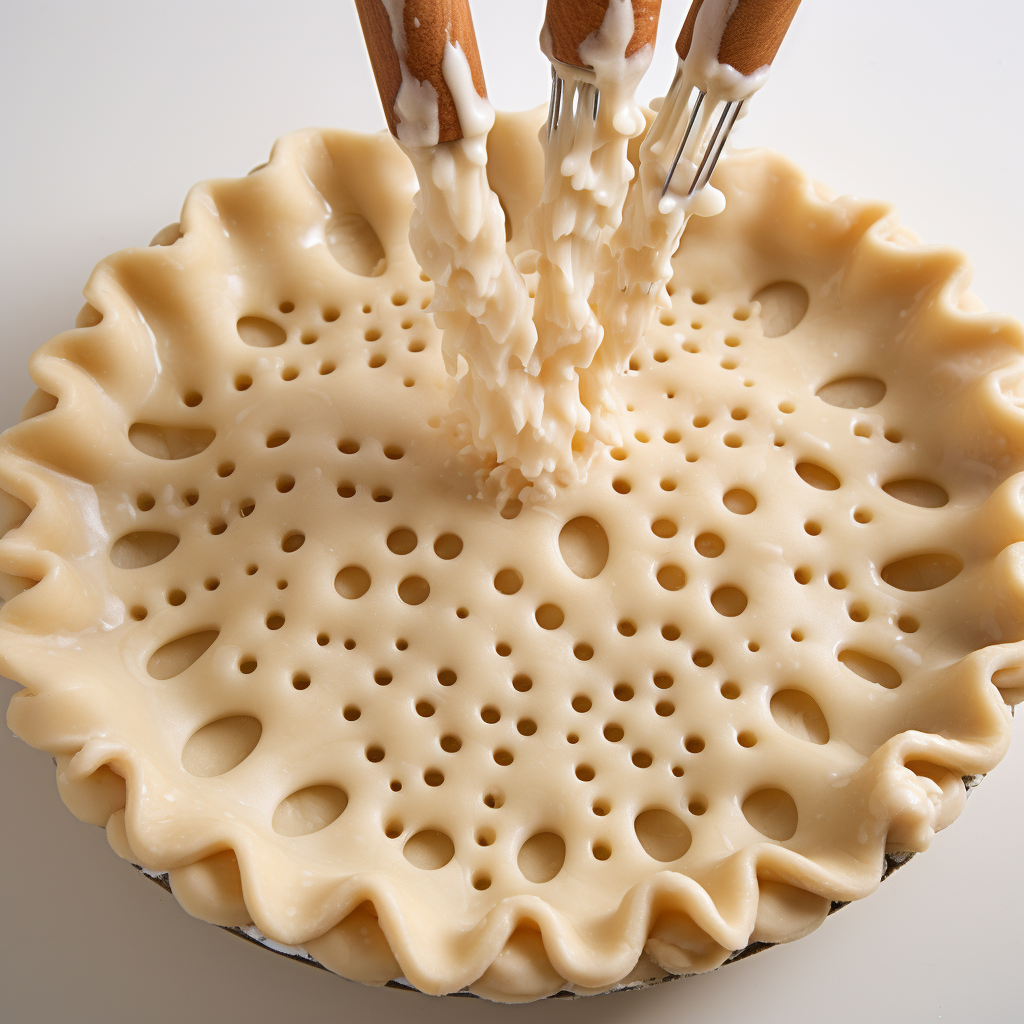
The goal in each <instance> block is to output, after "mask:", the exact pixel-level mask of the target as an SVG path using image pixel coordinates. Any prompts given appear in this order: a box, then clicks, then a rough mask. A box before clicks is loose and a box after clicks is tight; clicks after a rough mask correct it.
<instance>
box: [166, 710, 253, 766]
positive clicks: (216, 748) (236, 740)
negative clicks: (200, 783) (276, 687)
mask: <svg viewBox="0 0 1024 1024" xmlns="http://www.w3.org/2000/svg"><path fill="white" fill-rule="evenodd" d="M262 735H263V726H262V725H261V724H260V721H259V719H257V718H253V717H251V716H250V715H232V716H231V717H229V718H220V719H218V720H217V721H216V722H210V724H209V725H204V726H203V727H202V729H199V730H197V731H196V732H194V733H193V734H192V736H191V738H190V739H189V741H188V743H186V744H185V749H184V750H182V752H181V766H182V768H184V769H185V771H187V772H188V773H189V775H197V776H199V778H201V779H210V778H213V777H214V776H215V775H223V774H224V773H225V772H229V771H231V769H232V768H235V767H237V766H238V765H240V764H241V763H242V762H243V761H244V760H245V759H246V758H247V757H248V756H249V755H250V754H251V753H252V752H253V750H255V749H256V744H257V743H259V741H260V736H262Z"/></svg>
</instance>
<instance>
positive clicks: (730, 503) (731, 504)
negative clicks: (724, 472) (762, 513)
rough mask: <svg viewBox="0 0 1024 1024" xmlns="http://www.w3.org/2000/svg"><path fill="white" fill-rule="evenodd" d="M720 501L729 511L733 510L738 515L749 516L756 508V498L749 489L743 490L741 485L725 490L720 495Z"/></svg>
mask: <svg viewBox="0 0 1024 1024" xmlns="http://www.w3.org/2000/svg"><path fill="white" fill-rule="evenodd" d="M722 503H723V504H724V505H725V507H726V508H727V509H728V510H729V511H730V512H735V513H736V515H738V516H749V515H750V513H751V512H753V511H754V509H755V508H757V498H755V497H754V496H753V495H752V494H751V493H750V491H745V490H743V488H742V487H734V488H733V489H732V490H731V491H726V492H725V494H723V495H722Z"/></svg>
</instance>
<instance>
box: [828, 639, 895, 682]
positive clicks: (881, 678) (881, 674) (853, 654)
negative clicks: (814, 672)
mask: <svg viewBox="0 0 1024 1024" xmlns="http://www.w3.org/2000/svg"><path fill="white" fill-rule="evenodd" d="M837 657H838V658H839V660H840V661H841V662H842V663H843V664H844V665H845V666H846V667H847V668H848V669H849V670H850V671H851V672H856V673H857V675H859V676H860V677H861V679H866V680H867V681H868V682H869V683H878V685H879V686H884V687H885V688H886V689H887V690H895V689H896V687H897V686H899V685H900V683H902V682H903V677H902V676H901V675H900V674H899V672H897V671H896V669H894V668H893V667H892V665H890V664H889V663H888V662H887V661H879V660H878V658H872V657H871V655H870V654H865V653H864V652H863V651H855V650H853V649H852V648H847V649H846V650H845V651H840V652H839V654H838V655H837Z"/></svg>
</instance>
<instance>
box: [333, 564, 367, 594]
mask: <svg viewBox="0 0 1024 1024" xmlns="http://www.w3.org/2000/svg"><path fill="white" fill-rule="evenodd" d="M334 589H335V590H336V591H337V592H338V593H339V594H341V596H342V597H346V598H348V599H349V600H350V601H354V600H355V599H356V598H357V597H362V596H363V594H365V593H366V592H367V591H368V590H369V589H370V574H369V573H368V572H367V571H366V570H365V569H364V568H362V567H361V566H358V565H346V566H345V568H344V569H342V570H341V572H339V573H338V575H337V576H335V577H334Z"/></svg>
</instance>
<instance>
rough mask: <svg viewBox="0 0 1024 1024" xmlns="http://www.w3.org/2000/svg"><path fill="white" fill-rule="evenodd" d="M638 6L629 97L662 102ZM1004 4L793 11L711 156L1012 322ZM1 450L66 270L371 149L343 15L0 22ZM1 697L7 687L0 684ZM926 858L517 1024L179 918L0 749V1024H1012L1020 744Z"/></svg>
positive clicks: (1006, 0) (24, 750)
mask: <svg viewBox="0 0 1024 1024" xmlns="http://www.w3.org/2000/svg"><path fill="white" fill-rule="evenodd" d="M542 8H543V3H542V0H504V2H499V0H475V3H474V13H475V17H476V23H477V33H478V37H479V41H480V48H481V51H482V54H483V60H484V66H485V70H486V73H487V80H488V86H489V90H490V94H491V98H492V100H493V101H494V103H495V105H496V106H499V107H505V108H518V107H525V106H532V105H535V104H537V103H541V102H544V101H545V100H546V94H547V87H548V70H547V67H546V63H545V61H544V60H543V58H542V57H541V56H540V54H539V52H538V49H537V44H536V39H537V33H538V30H539V27H540V22H541V17H542ZM684 13H685V0H665V4H664V8H663V15H662V16H663V21H662V39H661V44H660V47H659V52H658V54H657V57H656V59H655V62H654V65H653V67H652V69H651V72H650V73H649V74H648V77H647V79H646V81H645V83H644V85H643V86H642V87H641V95H642V97H643V98H645V99H647V98H649V97H650V96H653V95H656V94H658V93H659V92H663V91H664V89H665V88H666V87H667V84H668V82H669V81H670V79H671V74H672V69H673V66H674V62H675V55H674V51H673V49H672V43H673V42H674V37H675V34H676V32H677V31H678V28H679V26H680V25H681V24H682V19H683V16H684ZM1022 39H1024V5H1021V4H1019V3H1018V2H1017V0H973V2H972V3H970V4H964V3H955V2H953V0H808V2H807V3H805V4H804V5H803V9H802V10H801V11H800V12H799V14H798V15H797V18H796V21H795V23H794V26H793V29H792V30H791V32H790V35H789V37H788V39H787V40H786V43H785V44H784V46H783V48H782V51H781V53H780V56H779V59H778V60H777V62H776V66H775V70H774V72H773V75H772V80H771V81H770V82H769V84H768V86H767V88H766V89H765V91H764V92H763V93H762V94H761V95H760V96H759V97H758V98H757V100H756V102H755V103H754V105H753V108H752V110H751V114H750V116H749V117H748V118H747V120H746V121H744V122H741V124H740V126H739V127H738V129H737V131H736V138H737V141H738V142H739V144H740V145H755V144H756V145H760V144H765V145H771V146H773V147H775V148H778V149H781V150H783V151H784V152H786V153H788V154H789V155H790V156H792V157H794V158H795V159H796V160H797V161H798V162H799V163H800V164H801V165H803V166H804V167H805V168H806V169H807V170H808V171H810V172H811V173H812V174H813V175H814V176H815V177H817V178H819V179H821V180H823V181H825V182H827V183H829V184H830V185H832V186H833V187H834V188H836V189H837V190H839V191H840V192H856V193H859V194H861V195H865V196H871V197H881V198H886V199H891V200H893V201H894V202H895V203H896V205H897V206H898V208H899V209H900V211H901V213H902V215H903V219H904V221H905V222H906V223H907V224H908V225H910V226H911V227H912V228H914V229H915V230H917V231H918V232H919V233H920V234H921V235H922V236H923V237H924V238H925V239H926V240H928V241H933V242H946V243H952V244H954V245H956V246H959V247H960V248H962V249H964V250H966V251H967V252H969V253H970V254H971V255H972V257H973V259H974V262H975V267H976V282H975V288H976V290H977V291H978V293H979V294H980V295H981V296H982V298H983V299H984V300H985V301H986V302H987V303H988V304H989V305H990V306H992V307H993V308H996V309H1001V310H1004V311H1006V312H1009V313H1012V314H1014V315H1015V316H1017V317H1021V315H1022V314H1024V289H1022V283H1024V198H1022V195H1024V190H1022V184H1024V143H1022V128H1024V87H1022V85H1021V79H1020V66H1019V54H1018V50H1019V46H1020V42H1021V40H1022ZM0 96H2V107H3V109H2V111H0V139H2V140H3V147H4V155H3V160H2V161H0V181H2V192H0V195H2V197H3V198H2V202H0V209H2V217H3V237H2V245H0V249H2V253H0V260H2V264H0V289H2V294H0V302H2V304H0V309H2V311H3V326H2V328H0V331H2V334H0V338H2V346H3V347H2V355H0V359H2V366H3V373H2V374H0V426H4V427H5V426H8V425H9V424H11V423H13V422H14V421H15V419H16V416H17V412H18V409H19V408H20V406H21V404H22V403H23V401H24V400H25V399H26V398H27V397H28V395H29V393H30V392H31V390H32V385H31V384H30V382H29V379H28V375H27V373H26V371H25V365H26V361H27V358H28V356H29V354H30V352H31V351H32V350H33V349H34V348H36V347H37V346H38V345H39V344H41V343H42V342H43V341H45V340H46V339H47V338H48V337H49V336H50V335H52V334H55V333H57V332H58V331H61V330H63V329H65V328H67V327H68V326H70V325H71V323H72V320H73V318H74V315H75V312H76V311H77V309H78V307H79V306H80V305H81V302H82V300H81V298H80V294H79V293H80V290H81V288H82V286H83V285H84V283H85V280H86V277H87V276H88V274H89V271H90V270H91V268H92V266H93V264H94V263H95V262H96V261H97V260H99V259H101V258H102V257H103V256H105V255H107V254H108V253H110V252H113V251H114V250H117V249H120V248H123V247H125V246H130V245H139V244H145V243H146V242H148V241H149V239H150V237H151V236H152V235H153V234H154V233H155V232H156V231H157V229H159V228H160V227H162V226H163V225H164V224H167V223H168V222H170V221H173V220H176V219H177V216H178V209H179V207H180V204H181V202H182V200H183V198H184V196H185V193H186V191H187V190H188V188H189V186H191V185H192V184H193V183H194V182H196V181H198V180H200V179H203V178H207V177H217V176H223V175H229V176H234V175H240V174H244V173H246V172H247V171H248V170H249V169H250V168H251V167H253V166H254V165H255V164H258V163H261V162H262V161H263V160H264V159H265V158H266V154H267V152H268V151H269V148H270V145H271V143H272V142H273V140H274V139H275V138H276V137H277V136H278V135H280V134H282V133H284V132H287V131H289V130H292V129H294V128H300V127H305V126H308V125H341V126H346V127H352V128H361V129H368V130H376V129H377V128H379V127H381V126H382V125H383V118H382V115H381V112H380V109H379V106H378V101H377V97H376V92H375V89H374V85H373V79H372V77H371V73H370V69H369V65H368V63H367V60H366V58H365V56H364V53H363V48H362V40H361V36H360V33H359V28H358V23H357V20H356V17H355V13H354V7H353V5H352V4H351V3H350V2H349V0H292V2H290V3H282V2H281V0H275V2H267V0H246V2H244V3H243V2H240V0H234V2H232V0H201V2H200V0H175V2H173V3H169V2H165V0H147V2H144V3H139V2H138V0H133V2H128V0H91V2H89V3H72V2H70V0H60V2H52V0H51V2H45V0H36V2H34V3H31V4H26V3H15V2H14V0H3V3H2V5H0ZM4 685H5V689H6V692H13V690H14V687H13V685H11V684H4ZM1016 731H1017V733H1018V736H1017V746H1016V747H1015V748H1013V749H1012V750H1011V752H1010V754H1009V755H1008V757H1007V759H1006V760H1005V761H1004V763H1003V764H1002V765H1001V766H1000V767H999V768H998V769H997V770H996V771H995V772H994V773H993V774H992V775H991V776H990V778H988V779H987V780H986V781H985V783H984V784H983V785H982V786H981V788H980V790H978V791H977V792H975V794H974V795H973V796H972V797H971V799H970V800H969V801H968V804H967V808H966V810H965V811H964V813H963V815H962V816H961V818H960V819H959V820H958V821H957V822H956V823H955V825H954V826H953V827H952V828H951V829H949V830H948V832H946V833H943V834H941V835H940V836H939V837H938V838H937V839H936V841H935V843H934V844H933V847H932V849H931V850H930V851H929V852H928V853H927V854H926V855H924V856H922V857H918V858H917V859H916V860H914V861H913V862H912V863H911V864H910V865H909V866H908V867H906V868H904V869H903V870H902V871H900V872H898V873H897V874H896V875H895V876H893V877H892V878H891V879H890V880H889V881H887V882H886V883H885V884H884V885H883V886H882V887H881V889H880V890H879V891H878V892H877V893H876V894H875V895H873V896H871V897H870V898H869V899H867V900H865V901H863V902H862V903H860V904H858V905H854V906H851V907H848V908H846V909H845V910H843V911H842V912H841V913H839V914H838V915H835V916H834V917H832V918H830V919H829V920H828V921H827V922H826V924H825V925H824V926H823V927H822V928H821V929H820V930H819V931H818V932H817V933H815V934H814V935H812V936H811V937H809V938H807V939H804V940H802V941H800V942H798V943H795V944H793V945H790V946H786V947H781V948H776V949H773V950H770V951H768V952H767V953H763V954H761V955H759V956H757V957H754V958H752V959H750V960H747V961H745V962H743V963H740V964H736V965H732V966H730V967H727V968H724V969H722V970H720V971H718V972H716V973H714V974H711V975H707V976H703V977H698V978H691V979H688V980H683V981H676V982H673V983H671V984H669V985H664V986H661V987H660V988H657V989H654V990H650V991H647V992H641V993H630V994H621V995H614V996H605V997H601V998H599V999H595V1000H588V1001H583V1002H576V1003H567V1002H563V1001H556V1002H552V1003H548V1004H543V1005H535V1006H532V1007H529V1008H508V1007H494V1006H489V1005H486V1004H483V1003H481V1002H478V1001H469V1000H462V999H444V1000H429V999H427V998H426V997H422V996H418V995H410V994H407V993H401V992H392V991H386V990H385V991H377V990H371V989H367V988H363V987H361V986H358V985H355V984H352V983H349V982H345V981H343V980H341V979H339V978H336V977H333V976H331V975H328V974H324V973H321V972H318V971H316V970H313V969H311V968H308V967H304V966H302V965H300V964H296V963H292V962H290V961H287V960H284V959H282V958H279V957H276V956H274V955H273V954H270V953H267V952H264V951H262V950H259V949H256V948H255V947H252V946H249V945H247V944H245V943H242V942H241V941H240V940H238V939H236V938H234V937H233V936H231V935H228V934H227V933H225V932H222V931H220V930H218V929H216V928H213V927H211V926H209V925H204V924H201V923H199V922H197V921H194V920H192V919H191V918H189V917H187V916H186V915H185V914H184V912H183V911H181V910H180V909H179V908H178V907H177V905H176V903H175V902H174V900H173V899H172V898H171V897H170V896H168V895H167V894H165V893H164V892H163V891H162V890H160V889H159V888H157V887H156V886H155V885H153V884H152V883H151V882H149V881H147V880H145V879H144V878H142V877H141V876H139V875H137V874H136V873H135V871H134V870H133V869H132V868H131V867H129V866H128V865H127V864H125V863H124V862H122V861H120V860H118V858H117V857H115V856H114V854H113V853H112V852H110V850H109V849H108V848H107V846H106V841H105V837H104V835H103V833H102V832H101V831H100V830H99V829H97V828H94V827H91V826H87V825H84V824H82V823H80V822H78V821H76V820H75V819H74V818H73V817H72V816H71V814H70V813H69V812H68V811H67V810H65V809H64V807H63V805H62V804H61V803H60V800H59V798H58V796H57V791H56V787H55V784H54V781H53V770H52V766H51V765H50V762H49V759H48V757H47V756H46V755H44V754H41V753H39V752H37V751H33V750H31V749H30V748H28V747H27V746H25V745H24V744H23V743H21V742H20V741H18V740H15V739H12V738H10V736H9V735H8V734H7V733H6V731H4V733H3V735H2V736H0V758H2V763H0V772H2V776H0V778H2V783H0V791H2V792H0V799H2V801H3V806H2V809H0V822H2V823H3V826H2V827H3V833H4V836H3V841H2V850H3V858H4V859H3V863H2V869H0V884H2V889H3V906H2V909H0V914H2V917H0V921H2V925H0V927H2V931H3V935H2V942H3V946H2V948H0V972H2V978H0V1015H2V1016H4V1017H5V1019H6V1020H10V1021H12V1022H17V1024H21V1022H23V1021H24V1022H36V1021H39V1022H50V1021H54V1022H56V1021H65V1020H73V1021H76V1022H79V1024H92V1022H100V1021H103V1022H106V1024H121V1022H126V1024H127V1022H143V1021H145V1022H153V1024H158V1022H163V1021H167V1022H171V1021H175V1022H177V1021H181V1020H188V1021H194V1022H198V1024H206V1022H208V1021H209V1022H212V1021H220V1020H223V1019H235V1020H244V1021H246V1022H251V1024H258V1022H263V1021H267V1022H269V1021H274V1022H278V1021H287V1022H289V1024H303V1022H306V1021H335V1020H342V1021H348V1020H357V1019H363V1018H365V1017H367V1016H370V1015H372V1016H373V1017H375V1018H376V1019H377V1020H379V1021H382V1022H384V1021H390V1020H396V1021H397V1020H406V1019H416V1020H417V1021H424V1022H430V1021H435V1020H437V1021H440V1020H442V1019H443V1020H446V1021H448V1020H451V1021H456V1022H458V1021H470V1020H472V1021H498V1020H501V1021H506V1020H525V1019H527V1017H529V1019H530V1020H531V1021H533V1020H536V1021H542V1022H543V1021H554V1020H556V1019H557V1020H559V1021H562V1020H564V1021H570V1022H578V1021H583V1020H584V1019H586V1020H587V1021H588V1022H592V1024H598V1022H605V1021H607V1022H612V1021H615V1022H619V1021H623V1022H626V1021H628V1022H631V1024H653V1022H656V1021H673V1022H687V1021H698V1020H699V1021H702V1022H710V1021H713V1022H731V1021H743V1022H748V1021H758V1022H764V1024H769V1022H775V1021H779V1022H781V1021H785V1022H787V1024H800V1022H804V1021H821V1020H828V1021H836V1022H847V1021H849V1022H854V1021H858V1022H859V1021H865V1020H879V1021H896V1020H898V1021H901V1022H904V1024H913V1022H918V1021H934V1020H943V1021H971V1022H986V1024H995V1022H1001V1021H1010V1020H1014V1021H1019V1020H1021V1019H1022V1016H1024V1010H1022V1006H1024V997H1022V995H1021V993H1020V985H1019V984H1018V980H1017V979H1018V978H1019V977H1020V972H1021V963H1022V952H1024V950H1022V936H1024V885H1022V875H1024V869H1022V850H1024V813H1022V811H1024V741H1022V739H1021V736H1020V726H1017V729H1016Z"/></svg>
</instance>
